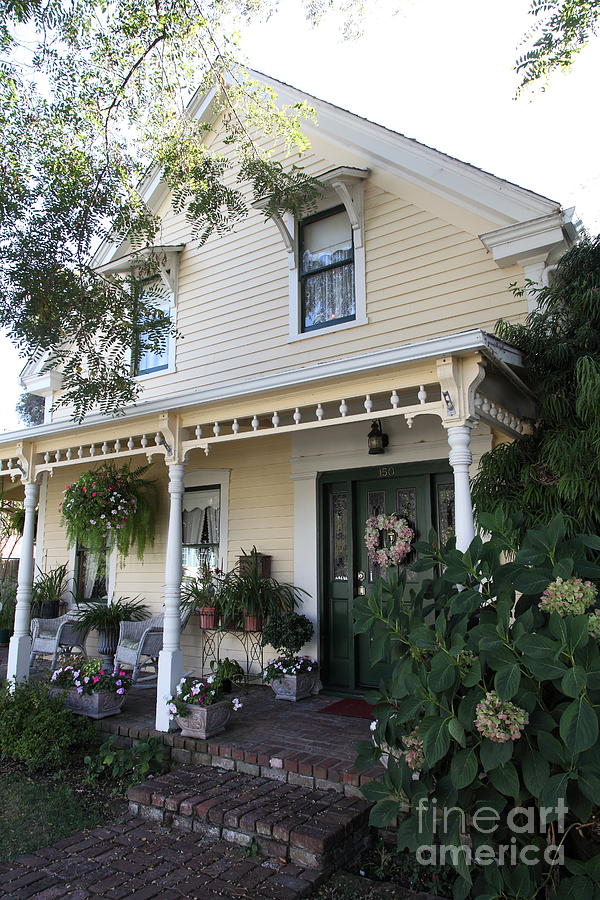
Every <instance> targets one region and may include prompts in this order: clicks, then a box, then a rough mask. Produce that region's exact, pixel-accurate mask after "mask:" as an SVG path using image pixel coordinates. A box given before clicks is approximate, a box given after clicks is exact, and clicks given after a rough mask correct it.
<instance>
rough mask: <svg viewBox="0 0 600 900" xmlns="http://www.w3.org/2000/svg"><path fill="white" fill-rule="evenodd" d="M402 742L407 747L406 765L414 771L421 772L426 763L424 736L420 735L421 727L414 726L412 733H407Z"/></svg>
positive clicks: (405, 753)
mask: <svg viewBox="0 0 600 900" xmlns="http://www.w3.org/2000/svg"><path fill="white" fill-rule="evenodd" d="M402 743H403V744H404V747H405V748H406V749H405V750H404V751H403V752H404V759H405V762H406V765H407V766H408V768H409V769H410V770H411V771H412V772H420V771H421V769H422V768H423V765H424V763H425V750H424V747H423V738H421V737H419V729H418V728H414V729H413V730H412V731H411V733H410V734H405V735H404V736H403V738H402Z"/></svg>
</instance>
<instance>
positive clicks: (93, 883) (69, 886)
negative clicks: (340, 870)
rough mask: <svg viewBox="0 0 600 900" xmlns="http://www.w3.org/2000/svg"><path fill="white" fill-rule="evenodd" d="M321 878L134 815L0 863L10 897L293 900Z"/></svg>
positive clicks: (1, 887) (1, 886) (2, 888)
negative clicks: (149, 822)
mask: <svg viewBox="0 0 600 900" xmlns="http://www.w3.org/2000/svg"><path fill="white" fill-rule="evenodd" d="M320 878H322V875H321V874H320V873H318V872H315V871H314V870H313V871H308V870H306V869H305V868H303V867H302V866H299V865H295V864H292V863H286V862H284V861H281V860H278V859H272V858H265V857H259V856H248V855H246V853H245V851H244V850H243V849H242V848H241V847H238V846H236V845H234V844H228V843H225V842H224V841H215V840H213V839H211V838H209V837H206V836H202V835H199V834H190V833H182V832H177V831H173V832H172V831H170V829H167V828H163V827H160V826H159V825H149V824H148V823H147V822H145V821H143V820H142V819H136V818H132V819H130V820H128V821H127V822H125V823H123V824H121V825H108V826H105V827H101V828H95V829H93V830H91V831H87V832H82V833H81V834H77V835H74V836H72V837H70V838H65V839H64V840H62V841H59V842H58V843H57V844H54V845H53V846H51V847H44V848H43V849H41V850H37V851H36V852H35V853H30V854H28V855H27V856H22V857H20V858H19V859H18V860H16V861H15V862H14V863H13V864H12V865H10V866H7V865H5V866H0V897H3V898H11V900H26V898H31V900H62V898H69V900H85V898H94V900H102V898H106V900H109V898H111V900H113V898H114V900H150V898H152V897H156V898H160V900H176V898H179V900H181V898H193V900H216V898H217V897H220V898H221V900H222V898H223V897H225V898H227V897H240V898H242V897H243V898H245V900H263V898H264V900H296V898H300V897H307V896H308V895H309V894H310V893H311V891H312V888H313V886H314V884H315V882H316V881H318V880H319V879H320Z"/></svg>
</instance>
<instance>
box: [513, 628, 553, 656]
mask: <svg viewBox="0 0 600 900" xmlns="http://www.w3.org/2000/svg"><path fill="white" fill-rule="evenodd" d="M517 647H518V649H519V650H520V651H521V653H523V655H524V656H526V657H527V658H528V660H529V659H532V658H533V659H543V660H544V661H546V660H548V659H552V658H553V657H555V656H556V654H557V653H560V651H561V645H560V644H559V643H557V642H556V641H551V640H550V638H547V637H544V635H542V634H524V635H523V636H522V637H520V638H519V640H518V641H517Z"/></svg>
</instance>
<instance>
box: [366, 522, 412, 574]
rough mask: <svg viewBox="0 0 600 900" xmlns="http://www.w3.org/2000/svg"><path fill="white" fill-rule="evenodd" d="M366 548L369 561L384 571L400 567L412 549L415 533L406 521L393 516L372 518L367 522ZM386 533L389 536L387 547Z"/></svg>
mask: <svg viewBox="0 0 600 900" xmlns="http://www.w3.org/2000/svg"><path fill="white" fill-rule="evenodd" d="M366 525H367V527H366V530H365V546H366V548H367V553H368V554H369V559H370V560H371V562H373V563H375V565H376V566H379V567H380V568H382V569H385V568H387V567H388V566H399V565H400V563H402V562H404V560H405V559H406V557H407V556H408V554H409V553H410V551H411V549H412V542H413V540H414V537H415V533H414V531H413V530H412V528H411V527H410V526H409V524H408V522H407V521H406V519H402V518H401V517H400V516H397V515H396V513H393V514H392V515H391V516H384V515H380V516H370V517H369V518H368V519H367V522H366ZM382 533H385V535H387V539H388V540H387V546H386V540H385V535H383V534H382Z"/></svg>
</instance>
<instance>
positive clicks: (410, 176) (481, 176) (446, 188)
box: [94, 69, 562, 265]
mask: <svg viewBox="0 0 600 900" xmlns="http://www.w3.org/2000/svg"><path fill="white" fill-rule="evenodd" d="M246 71H247V73H248V75H249V76H250V77H252V78H254V79H255V80H257V81H259V82H262V83H263V84H265V85H266V86H267V87H269V88H271V89H273V90H274V91H275V92H276V94H277V97H278V100H279V102H281V103H282V104H294V103H298V102H305V103H307V104H308V105H309V106H311V107H313V108H314V110H315V112H316V121H314V122H313V121H310V120H307V121H306V122H304V123H303V126H302V127H303V131H304V132H305V133H306V135H307V137H308V138H309V140H310V141H311V143H312V144H313V145H314V146H315V148H317V147H319V148H320V149H323V152H324V155H325V156H327V148H329V151H330V155H331V154H332V153H333V154H334V155H335V156H338V157H341V158H343V159H345V160H347V165H349V166H359V167H361V168H365V167H368V168H369V169H370V170H371V173H372V175H371V177H372V178H373V179H374V180H376V181H379V183H380V184H381V185H382V186H383V187H384V188H385V189H388V190H391V191H392V192H396V193H397V194H398V195H399V196H402V197H403V198H404V199H406V200H407V201H409V202H413V203H414V204H415V205H417V206H421V207H422V208H424V209H429V210H431V211H432V212H434V213H435V214H437V215H439V216H440V217H441V218H444V219H445V220H447V221H449V222H452V223H454V224H456V225H457V226H459V227H461V228H463V229H464V230H466V231H467V232H469V233H472V234H475V235H480V234H482V233H489V232H494V231H495V230H496V229H499V228H506V227H507V226H511V225H515V224H517V223H521V222H529V221H531V220H536V219H539V218H542V217H548V216H552V215H554V216H556V215H560V214H561V213H562V210H561V206H560V203H559V202H558V201H556V200H552V199H550V198H548V197H544V196H542V195H541V194H538V193H536V192H534V191H530V190H528V189H526V188H523V187H520V186H519V185H517V184H514V183H513V182H511V181H508V180H506V179H503V178H499V177H498V176H496V175H492V174H491V173H489V172H486V171H484V170H483V169H481V168H478V167H476V166H473V165H471V164H470V163H466V162H463V161H462V160H459V159H456V158H455V157H453V156H449V155H448V154H446V153H443V152H441V151H439V150H436V149H434V148H432V147H429V146H427V145H426V144H423V143H421V142H419V141H417V140H415V139H414V138H409V137H406V136H405V135H403V134H400V133H398V132H395V131H392V130H391V129H389V128H386V127H384V126H383V125H378V124H377V123H375V122H372V121H370V120H369V119H366V118H364V117H362V116H359V115H357V114H356V113H352V112H350V111H348V110H346V109H343V108H341V107H339V106H336V105H334V104H333V103H329V102H328V101H326V100H322V99H320V98H318V97H315V96H314V95H312V94H309V93H307V92H305V91H302V90H300V89H298V88H296V87H293V86H291V85H289V84H286V83H285V82H283V81H279V80H277V79H276V78H272V77H271V76H269V75H265V74H264V73H262V72H258V71H256V70H253V69H247V70H246ZM218 94H219V88H218V87H213V88H212V89H211V90H210V91H208V92H201V91H200V90H199V91H197V92H196V94H194V96H193V97H192V99H191V100H190V103H189V105H188V114H189V115H190V116H192V117H194V118H196V119H198V120H199V121H204V122H207V123H213V122H214V121H215V119H216V118H217V111H216V107H217V103H216V100H217V97H218ZM139 189H140V193H141V196H142V197H143V199H144V200H145V202H146V203H148V205H149V206H150V207H151V208H157V207H158V205H159V204H160V203H162V202H163V201H164V199H165V198H166V196H167V195H168V192H169V189H168V187H167V185H166V184H165V183H164V181H163V180H162V177H161V170H160V168H159V166H152V167H150V169H149V170H148V172H147V173H146V175H145V176H144V177H143V179H142V181H141V183H140V187H139ZM561 219H562V215H561ZM116 250H117V247H116V245H115V244H113V243H112V242H111V241H110V240H107V241H105V242H104V243H103V244H102V245H101V247H100V248H99V249H98V251H97V253H96V256H95V259H94V264H95V265H101V264H104V263H106V262H107V261H108V260H110V259H111V257H112V256H113V254H114V253H115V251H116Z"/></svg>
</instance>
